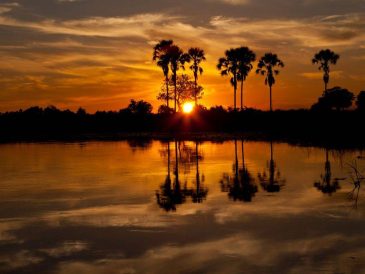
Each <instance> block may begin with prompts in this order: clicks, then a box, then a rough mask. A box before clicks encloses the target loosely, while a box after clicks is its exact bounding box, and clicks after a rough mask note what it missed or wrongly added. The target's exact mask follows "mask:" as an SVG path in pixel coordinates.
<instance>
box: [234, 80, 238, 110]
mask: <svg viewBox="0 0 365 274" xmlns="http://www.w3.org/2000/svg"><path fill="white" fill-rule="evenodd" d="M233 89H234V111H236V110H237V102H236V99H237V98H236V97H237V96H236V94H237V75H234V77H233Z"/></svg>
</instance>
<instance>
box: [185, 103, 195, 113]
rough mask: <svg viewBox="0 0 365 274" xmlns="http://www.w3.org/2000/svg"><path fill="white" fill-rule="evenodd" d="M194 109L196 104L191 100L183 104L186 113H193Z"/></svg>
mask: <svg viewBox="0 0 365 274" xmlns="http://www.w3.org/2000/svg"><path fill="white" fill-rule="evenodd" d="M193 109H194V104H193V103H191V102H186V103H185V104H184V105H183V112H184V113H191V112H192V111H193Z"/></svg>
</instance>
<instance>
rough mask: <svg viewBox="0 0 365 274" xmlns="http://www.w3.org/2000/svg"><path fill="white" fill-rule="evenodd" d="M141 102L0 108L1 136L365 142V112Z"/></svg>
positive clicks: (11, 138)
mask: <svg viewBox="0 0 365 274" xmlns="http://www.w3.org/2000/svg"><path fill="white" fill-rule="evenodd" d="M151 111H152V106H151V105H150V104H149V103H147V102H144V101H139V102H136V101H134V100H132V101H131V104H130V105H129V106H128V107H127V108H125V109H121V110H120V111H98V112H96V113H95V114H88V113H86V112H85V110H83V109H81V108H80V109H79V110H78V111H76V112H72V111H70V110H59V109H57V108H55V107H53V106H51V107H47V108H40V107H32V108H29V109H27V110H20V111H16V112H7V113H0V128H1V131H0V140H1V141H16V140H33V139H34V140H53V139H55V140H77V139H87V138H91V139H94V138H96V139H98V138H104V137H105V138H107V139H109V138H111V139H115V138H119V137H120V136H129V137H136V136H141V135H143V134H144V136H148V137H156V138H160V137H164V138H175V137H178V136H189V135H190V136H199V135H201V136H205V137H206V138H209V134H212V133H215V134H217V133H218V134H220V133H222V134H232V135H235V134H241V135H245V136H249V137H251V138H253V139H266V138H269V137H270V138H273V139H280V140H288V141H289V140H290V141H295V140H297V141H298V142H299V143H302V142H306V143H310V142H316V143H321V144H323V145H327V144H328V145H329V144H332V143H343V144H345V143H347V144H349V145H361V146H363V145H365V144H364V143H365V142H364V140H365V138H364V137H365V133H364V131H363V121H364V118H365V111H361V110H352V111H337V110H331V109H329V110H326V111H323V110H321V111H318V110H304V109H303V110H286V111H281V110H277V111H273V112H268V111H260V110H255V109H245V110H243V111H237V110H232V109H228V110H227V109H225V108H223V107H222V106H217V107H212V108H210V109H206V108H204V107H202V106H198V107H196V109H195V111H194V113H191V114H183V113H156V114H155V113H152V112H151Z"/></svg>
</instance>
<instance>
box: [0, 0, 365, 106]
mask: <svg viewBox="0 0 365 274" xmlns="http://www.w3.org/2000/svg"><path fill="white" fill-rule="evenodd" d="M161 39H173V40H174V42H175V43H176V44H178V45H179V46H181V47H182V48H183V49H184V50H187V49H188V48H189V47H201V48H203V49H204V50H205V52H206V57H207V62H205V63H204V64H203V67H204V70H205V72H204V74H203V76H202V77H201V80H200V83H201V84H202V85H203V87H204V89H205V96H204V99H203V100H202V101H201V103H203V104H204V105H206V106H213V105H221V104H222V105H224V106H231V105H232V104H233V96H232V94H233V90H232V87H231V86H230V84H229V79H228V78H223V77H221V76H220V75H219V72H218V71H217V69H216V64H217V60H218V58H219V57H221V56H223V55H224V51H225V50H226V49H228V48H230V47H238V46H241V45H242V46H248V47H250V48H251V49H252V50H254V51H255V52H256V54H257V55H258V57H260V56H261V55H263V54H264V53H265V52H269V51H272V52H274V53H277V54H278V55H279V58H280V59H282V60H283V61H284V63H285V65H286V66H285V68H284V69H282V73H281V74H280V75H279V76H278V80H277V84H276V85H275V86H274V88H273V105H274V108H282V109H288V108H299V107H309V106H310V105H311V104H313V103H314V102H315V101H316V100H317V98H318V96H319V95H321V93H322V91H323V83H322V74H321V72H319V71H318V68H317V66H315V65H312V64H311V59H312V57H313V55H314V53H315V52H317V51H318V50H320V49H325V48H330V49H332V50H334V51H335V52H336V53H338V54H340V56H341V58H340V60H339V62H338V64H337V65H336V66H335V67H332V71H331V80H330V84H329V86H330V87H331V86H335V85H336V86H342V87H346V88H348V89H349V90H350V91H352V92H354V93H355V94H358V93H359V91H360V90H365V0H260V1H258V0H184V1H176V0H175V1H174V0H103V1H100V0H31V1H30V0H19V1H16V2H12V1H3V0H0V111H8V110H17V109H19V108H26V107H29V106H33V105H39V106H47V105H55V106H57V107H59V108H62V109H64V108H70V109H72V110H75V109H77V108H78V107H83V108H85V109H86V110H87V111H89V112H94V111H96V110H118V109H120V108H123V107H126V106H127V104H128V102H129V100H130V99H131V98H135V99H143V100H146V101H149V102H151V103H152V104H153V106H154V109H155V110H156V109H157V107H158V105H159V104H161V103H162V102H158V101H157V100H156V95H157V93H158V91H159V89H160V86H161V84H162V80H163V75H162V71H161V69H160V68H158V67H157V66H156V65H155V64H154V63H153V62H152V48H153V46H154V45H155V44H156V43H157V42H158V41H159V40H161ZM180 73H181V71H180ZM185 73H188V74H190V75H191V72H190V71H189V70H187V71H186V72H185ZM245 85H246V86H245V105H246V106H248V107H255V108H262V109H267V108H268V106H269V99H268V98H269V94H268V89H267V87H266V86H265V85H264V79H263V77H262V76H258V75H255V73H254V72H252V73H251V74H250V75H249V77H248V79H247V81H246V83H245Z"/></svg>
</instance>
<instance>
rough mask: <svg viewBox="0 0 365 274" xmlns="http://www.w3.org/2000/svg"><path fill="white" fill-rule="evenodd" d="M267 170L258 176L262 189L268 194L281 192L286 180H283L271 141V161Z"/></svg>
mask: <svg viewBox="0 0 365 274" xmlns="http://www.w3.org/2000/svg"><path fill="white" fill-rule="evenodd" d="M267 169H268V170H264V171H263V172H262V173H259V174H258V175H257V178H258V180H259V181H260V184H261V186H262V188H263V189H264V190H265V191H267V192H279V191H280V190H281V188H282V187H283V186H284V184H285V179H283V178H281V173H280V170H279V169H278V168H277V166H276V162H275V160H274V146H273V143H272V141H270V161H269V162H268V164H267Z"/></svg>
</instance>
